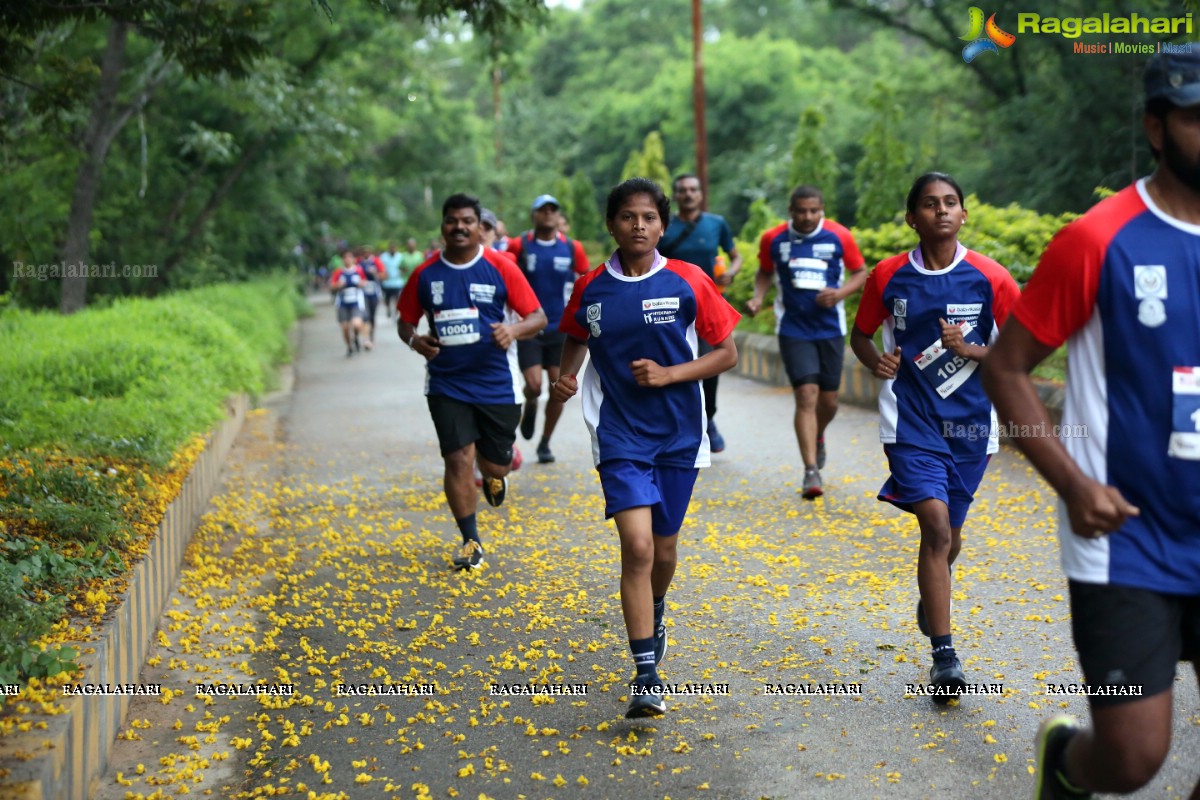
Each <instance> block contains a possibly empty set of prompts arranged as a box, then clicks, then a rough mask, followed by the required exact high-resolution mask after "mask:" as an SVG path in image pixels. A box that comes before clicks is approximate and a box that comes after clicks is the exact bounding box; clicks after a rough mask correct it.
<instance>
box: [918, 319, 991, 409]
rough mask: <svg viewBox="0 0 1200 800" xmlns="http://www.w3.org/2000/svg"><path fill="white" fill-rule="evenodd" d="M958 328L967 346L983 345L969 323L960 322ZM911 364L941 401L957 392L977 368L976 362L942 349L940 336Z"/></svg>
mask: <svg viewBox="0 0 1200 800" xmlns="http://www.w3.org/2000/svg"><path fill="white" fill-rule="evenodd" d="M959 327H960V328H962V332H963V341H965V342H966V343H967V344H977V345H982V344H983V340H982V339H981V338H980V337H979V334H978V333H977V332H976V331H975V328H974V327H972V326H971V323H969V322H961V323H959ZM913 362H914V363H915V365H916V367H917V371H918V373H920V375H921V377H922V378H924V379H925V381H926V382H927V383H929V385H930V386H932V387H933V390H934V391H935V392H937V393H938V397H941V398H943V399H945V398H947V397H949V396H950V395H952V394H954V393H955V392H956V391H958V389H959V387H961V386H962V385H963V384H964V383H966V382H967V378H969V377H971V374H972V373H973V372H975V370H976V368H978V367H979V362H978V361H972V360H971V359H969V358H964V357H963V356H956V355H955V354H954V353H953V352H951V351H949V350H947V349H946V348H945V347H942V337H940V336H939V337H938V338H937V339H936V340H935V341H934V343H933V344H931V345H929V347H926V348H925V349H924V350H922V351H921V353H920V354H919V355H918V356H917V357H916V358H915V359H913Z"/></svg>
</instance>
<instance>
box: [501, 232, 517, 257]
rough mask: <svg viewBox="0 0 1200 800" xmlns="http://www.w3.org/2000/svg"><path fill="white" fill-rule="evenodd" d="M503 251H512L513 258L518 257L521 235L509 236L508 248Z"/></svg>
mask: <svg viewBox="0 0 1200 800" xmlns="http://www.w3.org/2000/svg"><path fill="white" fill-rule="evenodd" d="M504 252H506V253H512V257H513V258H517V259H519V258H520V257H521V237H520V236H510V237H509V239H508V249H507V250H505V251H504Z"/></svg>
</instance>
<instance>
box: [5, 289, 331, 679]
mask: <svg viewBox="0 0 1200 800" xmlns="http://www.w3.org/2000/svg"><path fill="white" fill-rule="evenodd" d="M306 308H307V304H306V302H305V301H304V299H303V297H302V295H301V294H300V292H299V291H298V290H297V286H296V284H295V282H294V280H293V279H292V278H290V277H285V276H278V277H272V278H266V279H262V280H257V281H253V282H250V283H243V284H222V285H212V286H206V287H203V288H199V289H194V290H191V291H187V292H181V293H178V294H174V295H170V296H167V297H163V298H159V299H129V300H122V301H118V302H117V303H114V304H113V305H112V306H110V307H107V308H101V309H91V310H86V311H83V312H80V313H78V314H75V315H73V316H69V317H62V316H58V315H56V314H51V313H45V312H42V313H34V312H26V311H19V310H7V311H4V312H3V313H0V375H4V376H5V377H4V384H5V385H4V389H5V391H4V392H3V394H2V395H0V683H13V682H17V681H19V680H23V679H26V678H29V677H44V676H47V675H53V674H57V673H58V672H61V671H63V670H67V669H72V668H73V664H72V663H71V662H72V660H73V659H74V658H75V657H76V653H75V651H74V649H72V648H68V647H47V648H45V649H43V648H42V647H40V646H39V645H37V644H36V642H37V641H38V639H39V638H41V637H42V636H44V635H45V634H47V633H48V632H49V631H50V630H51V628H52V627H53V626H54V625H55V624H56V623H58V622H59V621H60V620H61V619H63V618H64V617H65V616H66V615H67V612H68V610H69V606H68V604H69V603H71V602H72V600H74V601H75V603H78V602H79V601H80V598H81V597H82V595H83V594H84V590H85V589H87V591H89V592H90V591H92V589H94V588H95V587H97V586H101V585H103V583H104V582H105V581H107V580H109V579H112V578H115V577H117V576H119V575H121V574H122V573H123V572H124V570H125V569H126V568H127V567H128V566H129V561H130V560H131V559H129V558H127V556H129V555H130V553H129V551H128V548H130V547H131V546H132V547H135V548H136V547H137V546H139V545H138V539H139V537H145V536H147V535H148V533H147V531H148V530H152V527H151V526H152V525H153V524H155V523H156V514H157V513H160V509H161V507H162V506H163V505H164V504H165V503H166V502H169V500H170V499H171V498H170V496H169V495H171V493H172V492H173V487H174V486H175V484H176V482H177V481H179V480H180V473H181V472H182V471H183V470H184V469H185V467H181V466H179V465H178V464H174V465H172V463H171V462H172V458H173V456H176V455H177V454H179V453H180V452H181V451H182V450H184V449H192V450H194V449H196V448H197V447H199V445H198V444H197V443H196V436H197V435H198V434H202V433H204V432H206V431H208V430H210V429H211V428H212V426H213V425H214V424H215V423H216V422H218V421H219V420H220V419H221V418H222V417H223V416H224V414H225V408H226V406H225V403H226V400H227V399H228V398H229V397H230V396H232V395H235V394H239V393H243V392H244V393H248V394H250V395H258V394H260V393H261V392H262V391H263V390H264V389H265V388H266V387H267V386H268V385H269V383H270V382H271V381H272V380H273V379H274V375H275V369H274V368H275V365H277V364H279V363H280V362H282V361H285V360H287V358H288V357H289V355H290V354H289V351H288V350H289V348H288V339H287V334H288V331H289V329H290V328H291V327H292V324H293V323H294V321H295V320H296V317H297V315H298V314H299V313H302V312H303V311H304V309H306ZM101 602H102V601H101ZM101 613H102V612H101Z"/></svg>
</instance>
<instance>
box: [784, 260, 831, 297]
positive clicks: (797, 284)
mask: <svg viewBox="0 0 1200 800" xmlns="http://www.w3.org/2000/svg"><path fill="white" fill-rule="evenodd" d="M828 267H829V265H828V264H827V263H825V262H824V261H822V260H821V259H819V258H799V257H797V258H793V259H791V260H789V261H788V269H790V270H791V271H792V288H794V289H807V290H816V291H819V290H821V289H824V288H826V287H827V286H828V284H827V283H826V281H825V272H826V270H827V269H828Z"/></svg>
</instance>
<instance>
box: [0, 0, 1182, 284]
mask: <svg viewBox="0 0 1200 800" xmlns="http://www.w3.org/2000/svg"><path fill="white" fill-rule="evenodd" d="M10 5H12V6H13V8H12V9H10V10H9V11H7V12H5V13H6V14H9V15H13V19H12V20H8V22H10V23H11V25H10V27H9V29H8V30H7V31H6V32H5V34H4V35H5V36H6V37H8V40H11V41H12V42H13V43H14V48H18V47H19V50H18V49H10V50H9V51H8V52H9V53H17V52H21V53H23V54H24V56H23V57H22V58H19V59H14V60H12V61H11V62H10V63H9V67H10V71H9V72H3V73H0V96H2V101H0V164H3V170H0V173H2V175H3V177H0V187H2V188H3V189H4V191H0V260H3V261H4V262H7V263H13V262H21V263H24V264H34V265H37V264H50V263H54V262H55V261H56V258H57V254H58V253H59V246H60V243H61V241H62V237H63V220H64V218H66V217H67V216H68V212H69V211H70V210H71V206H72V191H71V190H72V186H73V185H74V183H75V182H76V176H77V174H78V168H79V162H80V157H81V156H80V152H79V149H78V147H77V143H78V142H79V141H80V138H81V136H82V134H83V133H84V132H85V131H86V130H87V126H88V122H89V119H91V117H92V108H91V106H90V105H89V104H90V103H91V102H92V101H93V99H94V98H95V93H94V89H95V85H96V80H97V78H96V75H97V72H98V66H99V64H100V59H101V56H102V54H103V53H104V52H105V36H106V31H107V28H106V24H107V22H108V21H109V20H110V19H112V18H113V17H114V16H115V15H117V12H116V11H115V10H114V9H125V10H126V11H127V12H128V13H129V14H134V11H133V10H134V9H135V7H136V8H137V9H140V11H139V12H138V13H144V14H146V15H148V16H147V17H146V18H147V19H150V18H155V19H157V17H155V15H159V16H162V17H164V19H165V18H168V17H169V22H170V23H171V24H172V25H175V26H179V25H184V24H186V23H187V21H188V19H189V18H188V16H187V15H188V14H190V13H192V8H193V4H182V3H174V2H173V0H154V2H153V3H148V4H141V5H140V6H139V5H138V4H133V3H130V2H128V0H111V2H107V3H102V4H96V5H83V6H80V5H78V4H67V3H60V2H55V3H48V4H40V5H39V4H24V5H23V4H10ZM26 5H28V7H29V9H34V10H22V9H25V7H26ZM322 5H327V7H328V11H329V13H328V14H326V13H324V11H322V10H321V8H320V6H322ZM690 5H691V4H690V3H688V2H686V0H663V2H661V3H656V4H654V5H653V6H648V5H646V4H644V3H641V2H636V0H585V2H584V3H583V4H582V7H581V8H579V9H569V8H565V7H557V8H554V9H552V10H550V11H549V12H545V13H544V14H540V13H539V10H540V6H541V3H540V1H539V0H506V2H496V3H481V2H479V1H478V0H454V2H437V1H436V0H419V2H418V1H416V0H413V1H412V2H400V3H395V4H376V3H363V4H358V3H339V2H330V3H328V4H321V3H317V4H309V3H272V4H266V3H255V4H252V7H253V9H254V15H252V18H251V19H248V20H246V21H244V22H241V23H239V25H238V26H234V27H233V28H231V29H230V30H228V31H227V33H226V34H225V38H224V39H223V38H221V36H218V35H217V31H218V27H219V26H217V25H216V24H215V23H214V22H213V20H214V19H219V17H220V14H223V13H226V12H227V11H228V9H229V8H230V7H231V6H230V5H229V4H228V3H219V4H202V6H196V7H195V9H197V11H196V13H208V14H209V15H210V17H207V18H202V20H206V22H205V24H202V25H198V26H197V27H196V35H195V36H191V37H183V38H180V39H178V40H175V39H172V40H171V41H170V43H166V39H165V38H164V36H163V31H168V32H169V31H170V30H172V28H171V27H169V26H166V27H164V26H159V27H157V28H152V27H150V26H148V25H146V24H138V25H134V26H133V27H132V28H131V31H130V34H129V41H128V44H127V46H126V48H125V51H124V58H125V68H124V70H123V72H122V73H121V81H120V87H119V92H118V95H117V98H116V102H117V107H118V110H119V109H122V108H129V109H131V110H132V112H133V113H132V114H131V115H130V116H129V118H128V121H127V124H124V125H123V126H122V127H120V128H119V129H118V130H117V131H116V133H115V134H114V138H113V141H112V144H111V148H110V149H109V151H108V154H107V158H106V160H105V162H104V166H103V170H102V172H101V178H102V182H101V192H100V195H99V197H98V200H97V205H96V209H95V216H94V220H93V223H92V225H91V229H90V230H91V235H90V244H91V250H90V252H91V256H90V258H91V260H92V261H93V262H94V263H99V264H109V263H112V264H116V265H123V264H153V265H156V266H157V267H158V269H157V276H156V277H141V278H116V279H112V280H105V281H92V283H91V285H90V286H89V289H88V291H89V297H91V298H97V297H99V298H100V299H101V300H103V298H106V297H113V296H122V295H126V294H131V293H132V294H153V293H159V292H161V291H163V290H164V289H167V288H177V287H186V286H195V285H200V284H204V283H209V282H213V281H218V280H222V279H227V278H238V279H240V278H241V277H242V276H244V275H245V274H246V273H253V272H256V271H259V270H264V269H271V268H274V267H277V266H279V265H281V264H305V265H308V264H313V263H325V262H326V261H327V260H328V257H329V255H330V251H331V249H332V248H333V247H334V246H336V244H338V243H339V242H342V241H348V242H350V243H355V244H356V243H361V242H370V243H383V242H386V241H387V240H389V239H398V240H403V239H404V238H407V237H408V236H410V235H411V236H415V237H417V238H418V239H419V240H420V241H421V242H422V243H425V242H427V241H428V239H429V238H430V237H431V236H434V235H436V232H437V228H436V223H437V218H438V213H439V207H440V201H441V200H442V199H443V198H444V197H445V196H447V195H448V194H450V193H451V192H454V191H460V190H466V191H472V192H475V193H477V194H478V195H480V196H481V198H482V199H483V200H484V203H485V204H486V205H488V206H489V207H491V208H493V209H494V210H495V211H496V212H497V213H499V214H500V216H501V217H502V218H505V219H506V221H507V222H508V226H509V228H510V230H511V231H512V232H513V233H516V232H519V231H520V230H522V229H524V228H526V227H528V219H529V203H530V201H531V200H532V198H533V197H534V196H536V195H537V194H540V193H542V192H547V191H550V192H559V191H560V189H561V188H565V187H566V186H568V185H569V186H570V187H571V191H570V199H569V200H568V199H567V198H565V197H560V200H562V201H563V203H564V205H569V206H570V207H571V215H572V222H573V223H574V225H575V228H574V229H573V234H574V235H575V236H576V237H577V238H582V239H590V238H593V237H599V236H600V235H601V234H602V230H603V228H602V225H601V224H600V221H599V218H598V216H597V215H593V214H589V213H588V212H587V210H586V209H587V207H588V203H587V195H588V193H589V192H588V188H587V187H589V186H590V187H591V189H590V192H591V195H592V203H593V204H595V205H596V206H597V208H598V204H599V202H600V201H601V200H602V199H603V196H604V194H605V192H606V191H607V189H608V188H609V187H611V186H612V185H614V184H615V183H616V182H617V181H618V180H619V179H620V178H621V176H622V173H623V170H624V168H625V167H626V164H627V162H629V159H630V154H631V153H635V152H637V153H640V154H644V152H645V149H646V144H647V137H648V136H649V135H651V134H656V135H657V136H659V137H660V140H661V147H662V151H661V156H660V159H661V163H663V164H664V165H667V166H669V167H670V169H671V172H679V171H683V170H694V169H695V154H694V150H693V148H694V135H693V130H692V93H691V81H692V60H691V41H690ZM18 6H20V7H21V8H18ZM210 6H211V8H210ZM1126 6H1127V4H1124V3H1118V2H1116V1H1115V0H1106V2H1101V3H1098V4H1097V3H1089V4H1085V3H1083V2H1082V0H1068V2H1066V3H1065V4H1064V3H1054V4H1048V3H1045V2H1033V3H1032V4H1030V3H1016V2H1015V0H998V2H997V3H996V4H995V5H994V6H991V7H989V9H988V10H989V12H990V11H995V13H996V14H997V20H998V22H999V23H1000V24H1001V26H1002V27H1004V26H1008V27H1010V28H1011V27H1013V24H1012V22H1013V19H1014V17H1015V14H1016V13H1017V12H1018V11H1023V12H1028V11H1034V12H1041V13H1044V14H1050V15H1059V16H1061V15H1064V14H1068V13H1072V14H1084V12H1086V15H1094V14H1100V13H1102V12H1105V11H1111V12H1113V13H1122V12H1127V10H1128V9H1127V8H1126ZM38 8H42V9H45V14H42V16H38V14H39V13H41V12H39V11H37V10H36V9H38ZM703 8H704V28H705V32H706V33H705V45H704V61H705V75H706V87H707V91H706V101H707V109H708V113H707V119H708V152H709V159H710V162H709V171H708V172H709V181H710V185H709V193H708V199H709V208H710V210H712V211H715V212H717V213H721V214H723V215H725V216H726V217H727V218H728V219H729V221H730V223H731V225H732V226H733V228H734V229H735V230H738V229H740V228H741V227H742V225H743V224H744V223H745V221H746V220H747V218H748V216H749V214H750V210H751V207H752V204H753V202H754V201H755V200H759V199H764V198H765V199H767V200H769V201H771V202H772V203H774V204H777V205H782V204H783V202H785V199H786V196H787V193H788V192H789V191H790V189H791V188H792V187H793V186H794V185H795V184H796V183H797V182H799V181H800V180H805V181H807V182H815V183H819V184H823V186H822V188H823V189H825V191H826V194H827V197H828V202H827V207H828V208H829V210H830V213H831V215H832V216H835V217H837V218H838V219H841V220H843V221H845V222H847V223H849V224H861V222H860V220H859V219H858V217H859V215H860V214H861V216H862V217H863V221H865V222H866V223H867V224H875V223H877V222H880V221H885V220H888V219H894V217H895V215H896V214H897V213H899V211H900V208H901V204H902V201H903V189H904V188H905V184H906V183H907V182H908V181H909V180H911V178H912V177H913V176H914V175H915V174H916V173H918V172H923V171H925V170H928V169H941V170H945V171H948V172H950V173H952V174H954V175H955V176H956V177H957V178H958V179H959V181H960V182H961V183H962V184H963V186H965V187H966V188H967V189H968V190H969V191H972V192H974V193H975V194H977V195H978V196H979V197H980V198H981V199H982V200H984V201H985V202H988V203H991V204H994V205H998V206H1006V205H1007V204H1009V203H1014V202H1015V203H1017V204H1019V205H1020V206H1021V207H1023V208H1027V209H1034V210H1037V211H1038V212H1041V213H1049V214H1055V215H1057V214H1061V213H1063V212H1065V211H1076V212H1078V211H1081V210H1083V209H1084V208H1086V206H1087V205H1088V204H1089V203H1090V202H1092V199H1093V193H1094V190H1095V189H1096V188H1097V187H1101V186H1106V187H1110V188H1119V187H1121V186H1123V185H1125V184H1126V183H1128V182H1129V180H1130V179H1131V178H1132V177H1134V176H1136V175H1137V174H1139V173H1142V172H1144V171H1146V170H1147V169H1148V167H1149V165H1150V160H1149V157H1148V151H1147V149H1146V148H1145V146H1144V143H1143V137H1142V135H1141V131H1140V118H1139V114H1138V112H1137V103H1138V84H1139V81H1138V74H1139V70H1140V68H1141V65H1142V63H1143V61H1144V59H1143V58H1142V57H1140V56H1132V55H1131V56H1111V57H1106V58H1099V59H1097V58H1087V57H1083V56H1079V55H1074V54H1073V53H1072V52H1071V46H1072V43H1073V42H1072V41H1071V40H1067V39H1064V38H1062V37H1058V36H1053V35H1022V36H1019V37H1018V40H1017V42H1016V44H1015V45H1014V46H1013V47H1011V48H1009V49H1008V50H1006V51H1004V52H1001V53H997V54H991V53H989V54H986V55H984V56H981V57H980V58H978V59H976V60H975V61H974V62H972V63H970V64H966V63H964V62H963V60H962V57H961V49H962V45H963V43H962V41H961V40H959V39H958V37H959V36H960V35H961V33H962V28H963V26H964V25H965V18H962V17H964V9H963V8H962V7H961V6H958V5H956V4H951V3H942V2H934V3H925V2H914V1H913V0H886V1H885V2H876V1H875V0H870V1H869V2H868V0H757V2H755V3H749V4H747V3H742V2H737V1H736V0H708V2H705V3H704V6H703ZM1180 8H1181V6H1180V4H1179V3H1178V2H1176V0H1146V2H1144V3H1141V4H1140V5H1139V6H1138V9H1137V10H1138V11H1139V12H1140V13H1143V14H1152V13H1164V14H1169V13H1178V12H1179V11H1180ZM169 12H171V13H169ZM173 12H178V13H173ZM55 14H59V15H67V16H65V17H62V18H59V17H55ZM72 14H74V15H76V16H71V15H72ZM164 15H165V16H164ZM134 16H136V14H134ZM5 19H7V18H5ZM531 20H532V21H540V22H541V23H542V24H540V25H534V24H532V23H531V22H530V21H531ZM781 20H786V24H781V22H780V21H781ZM519 22H524V23H525V24H524V26H523V27H520V28H517V27H514V24H515V23H519ZM204 32H208V33H210V34H212V35H211V36H208V37H207V38H205V37H204V36H201V35H200V34H202V33H204ZM247 36H249V37H251V38H250V39H248V38H247ZM1092 38H1094V37H1092ZM1129 38H1130V41H1131V42H1133V41H1141V40H1143V39H1146V38H1147V37H1136V36H1134V37H1129ZM1149 38H1153V37H1152V36H1151V37H1149ZM251 39H252V41H251ZM1088 39H1089V37H1087V36H1085V37H1083V38H1082V39H1081V40H1080V41H1085V42H1086V41H1087V40H1088ZM184 45H187V47H185V46H184ZM188 47H191V48H192V49H191V50H189V49H188ZM213 47H216V48H218V50H219V49H220V48H221V47H228V48H229V49H230V52H231V53H233V54H234V56H235V57H233V58H231V59H230V60H229V63H228V65H227V66H228V67H229V68H222V65H221V64H220V63H217V62H216V61H214V60H213V59H212V58H211V52H212V49H211V48H213ZM193 51H194V52H193ZM204 53H209V54H210V55H209V56H205V57H201V56H202V55H203V54H204ZM247 65H250V66H248V67H247ZM151 77H152V78H153V79H154V80H156V81H157V83H155V84H153V91H152V92H151V93H150V95H149V96H148V98H147V99H146V101H145V102H144V103H142V104H139V103H138V102H135V101H139V99H140V97H141V95H139V94H138V92H139V90H141V89H143V88H145V87H146V86H147V85H148V84H147V81H148V80H149V79H150V78H151ZM497 99H498V100H499V104H498V105H496V102H495V101H496V100H497ZM131 103H132V104H133V105H132V106H131V105H130V104H131ZM821 120H823V123H822V122H821ZM1080 131H1086V132H1087V135H1086V136H1081V135H1080ZM563 181H567V183H566V184H564V183H563ZM297 244H302V245H303V246H304V248H305V250H304V252H303V253H301V254H300V255H299V256H295V255H293V251H294V248H295V247H296V245H297ZM57 291H58V284H57V282H56V281H36V280H27V279H15V278H13V277H12V275H11V274H10V273H9V272H8V271H7V270H5V271H4V272H3V273H0V293H5V292H7V293H9V294H10V295H11V296H12V297H13V299H14V300H15V301H16V302H18V303H20V304H22V305H29V306H53V305H54V304H55V302H56V300H57Z"/></svg>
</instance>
